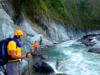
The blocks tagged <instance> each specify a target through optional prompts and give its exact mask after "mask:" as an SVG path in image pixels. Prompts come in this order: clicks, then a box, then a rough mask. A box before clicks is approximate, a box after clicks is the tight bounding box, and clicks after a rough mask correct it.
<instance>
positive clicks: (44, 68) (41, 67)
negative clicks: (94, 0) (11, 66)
mask: <svg viewBox="0 0 100 75" xmlns="http://www.w3.org/2000/svg"><path fill="white" fill-rule="evenodd" d="M33 68H34V70H35V72H38V73H46V74H50V73H53V72H54V70H53V68H52V67H51V66H50V65H49V64H47V63H45V62H43V61H41V62H37V63H36V64H34V65H33Z"/></svg>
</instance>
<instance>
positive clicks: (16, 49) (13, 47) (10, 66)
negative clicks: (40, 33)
mask: <svg viewBox="0 0 100 75" xmlns="http://www.w3.org/2000/svg"><path fill="white" fill-rule="evenodd" d="M23 37H24V33H23V31H22V30H16V31H15V32H14V37H13V38H12V40H11V41H9V43H8V45H7V52H8V56H9V57H8V58H9V60H8V63H7V75H21V72H20V67H19V62H20V60H21V59H23V58H26V56H29V55H30V54H24V55H23V54H22V49H21V47H22V43H21V41H22V40H23Z"/></svg>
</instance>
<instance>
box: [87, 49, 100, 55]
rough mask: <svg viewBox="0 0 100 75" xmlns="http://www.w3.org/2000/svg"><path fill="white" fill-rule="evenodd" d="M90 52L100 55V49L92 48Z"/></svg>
mask: <svg viewBox="0 0 100 75" xmlns="http://www.w3.org/2000/svg"><path fill="white" fill-rule="evenodd" d="M88 52H93V53H98V54H100V48H91V49H89V50H88Z"/></svg>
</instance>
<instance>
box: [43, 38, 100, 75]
mask: <svg viewBox="0 0 100 75" xmlns="http://www.w3.org/2000/svg"><path fill="white" fill-rule="evenodd" d="M44 51H45V53H46V55H47V57H48V59H47V60H46V62H47V63H48V64H49V65H51V66H52V68H53V69H54V70H55V74H56V73H64V74H68V75H100V55H99V54H95V53H89V52H87V51H88V48H87V47H86V46H84V45H83V44H81V43H80V42H77V41H76V40H70V41H67V42H64V43H61V44H58V45H56V46H54V47H50V48H46V49H45V50H44Z"/></svg>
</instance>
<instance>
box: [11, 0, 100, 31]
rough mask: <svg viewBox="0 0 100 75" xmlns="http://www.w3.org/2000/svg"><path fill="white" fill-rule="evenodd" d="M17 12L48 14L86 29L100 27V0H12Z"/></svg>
mask: <svg viewBox="0 0 100 75" xmlns="http://www.w3.org/2000/svg"><path fill="white" fill-rule="evenodd" d="M12 4H13V6H14V9H15V12H16V14H17V15H20V14H21V12H22V11H23V12H25V13H26V14H27V15H28V16H29V18H30V19H31V20H32V21H33V20H34V19H35V17H34V16H36V15H37V16H40V15H44V16H48V17H51V18H52V19H55V20H58V21H59V22H62V23H64V24H66V25H74V26H76V27H77V28H80V29H81V30H83V31H85V30H86V29H90V30H92V29H99V28H100V7H99V6H100V0H12Z"/></svg>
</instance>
